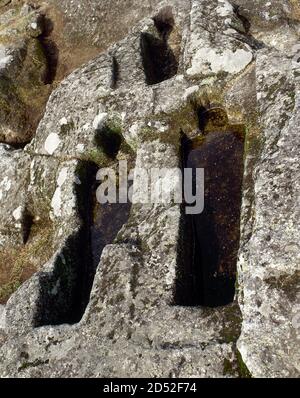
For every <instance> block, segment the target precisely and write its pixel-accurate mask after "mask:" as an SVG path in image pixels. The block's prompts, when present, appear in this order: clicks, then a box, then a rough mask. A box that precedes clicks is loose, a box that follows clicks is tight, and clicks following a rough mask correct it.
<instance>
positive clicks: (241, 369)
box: [236, 350, 252, 379]
mask: <svg viewBox="0 0 300 398" xmlns="http://www.w3.org/2000/svg"><path fill="white" fill-rule="evenodd" d="M236 357H237V368H238V373H239V377H240V378H242V379H251V378H252V375H251V373H250V372H249V369H248V368H247V366H246V364H245V363H244V361H243V358H242V355H241V354H240V352H239V351H238V350H237V352H236Z"/></svg>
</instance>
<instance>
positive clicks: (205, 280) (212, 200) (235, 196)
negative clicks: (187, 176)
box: [175, 126, 244, 307]
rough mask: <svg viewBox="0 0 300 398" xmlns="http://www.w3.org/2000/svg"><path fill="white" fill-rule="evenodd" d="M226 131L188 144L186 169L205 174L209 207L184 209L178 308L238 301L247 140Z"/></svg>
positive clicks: (178, 276) (219, 304)
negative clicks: (194, 210)
mask: <svg viewBox="0 0 300 398" xmlns="http://www.w3.org/2000/svg"><path fill="white" fill-rule="evenodd" d="M232 127H233V126H232ZM228 128H229V129H230V126H229V127H228ZM220 130H223V131H211V132H209V133H208V134H206V135H203V136H201V139H199V137H198V139H196V140H189V139H187V138H185V139H184V140H183V147H184V150H183V158H184V159H183V160H184V161H183V163H184V167H187V168H192V169H193V170H195V169H196V168H204V170H205V197H204V199H205V201H204V205H205V207H204V211H203V212H202V214H197V215H186V214H185V212H184V208H183V209H182V210H183V213H182V225H181V241H180V244H179V252H178V272H177V283H176V292H175V303H176V304H177V305H187V306H198V305H199V306H207V307H217V306H222V305H226V304H229V303H231V302H232V301H233V300H234V295H235V281H236V263H237V254H238V249H239V238H240V207H241V198H242V181H243V153H244V135H243V134H241V133H240V132H235V130H234V128H233V129H232V131H230V130H229V131H224V129H220ZM225 130H226V129H225ZM194 184H195V182H193V185H194ZM193 189H195V186H193Z"/></svg>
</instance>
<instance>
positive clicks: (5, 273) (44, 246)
mask: <svg viewBox="0 0 300 398" xmlns="http://www.w3.org/2000/svg"><path fill="white" fill-rule="evenodd" d="M52 247H53V230H52V226H51V225H47V226H43V227H38V226H34V227H33V228H32V231H31V235H30V237H29V240H28V242H27V243H26V245H24V246H22V247H11V248H5V249H2V250H0V304H5V303H6V302H7V300H8V299H9V297H10V296H11V294H12V293H14V292H15V291H16V290H17V289H18V288H19V287H20V286H21V284H22V283H23V282H25V281H26V280H27V279H29V278H30V277H31V276H32V275H33V274H34V273H35V272H36V271H37V270H38V269H39V268H40V267H41V266H42V265H43V264H45V263H46V262H47V261H48V260H49V259H50V257H51V255H52Z"/></svg>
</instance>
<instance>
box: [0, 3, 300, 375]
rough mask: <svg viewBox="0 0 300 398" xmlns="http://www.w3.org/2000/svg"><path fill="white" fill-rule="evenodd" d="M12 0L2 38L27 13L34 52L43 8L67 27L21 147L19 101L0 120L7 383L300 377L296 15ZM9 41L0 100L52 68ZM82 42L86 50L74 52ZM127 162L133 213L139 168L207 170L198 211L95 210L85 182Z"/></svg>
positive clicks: (204, 6)
mask: <svg viewBox="0 0 300 398" xmlns="http://www.w3.org/2000/svg"><path fill="white" fill-rule="evenodd" d="M4 3H5V2H4ZM4 3H3V2H0V7H1V8H0V25H1V26H2V25H3V24H5V23H6V22H5V21H8V20H10V19H9V18H10V17H11V16H12V15H15V16H16V19H15V21H16V22H17V21H20V19H19V18H21V21H22V23H23V22H24V21H25V20H26V21H27V19H26V18H27V16H28V15H29V16H30V18H31V16H34V17H35V18H37V19H36V20H32V21H31V20H30V24H29V25H28V24H27V22H26V28H25V31H26V32H27V33H26V35H27V34H28V35H29V36H28V35H27V36H26V40H25V39H24V40H25V42H26V45H27V46H29V44H30V43H31V44H32V43H36V40H38V38H39V35H40V34H42V36H43V33H41V32H42V31H39V33H38V32H36V30H37V29H38V27H39V26H40V25H39V21H40V19H39V17H38V15H39V13H46V12H49V13H50V14H51V15H52V16H53V15H54V14H55V13H56V11H57V12H58V13H62V14H61V15H62V17H61V19H60V18H58V17H57V19H53V21H54V22H55V23H54V30H53V33H52V35H53V36H51V38H52V39H51V40H53V39H54V38H57V39H58V42H57V46H58V48H60V49H61V52H60V56H61V59H60V60H59V61H58V67H57V73H58V75H56V76H60V78H61V77H63V76H64V74H68V76H66V78H64V79H63V81H62V82H61V83H58V82H57V83H56V84H54V85H51V88H50V90H52V89H54V90H53V91H52V94H51V96H50V97H49V100H48V102H47V106H46V108H42V109H43V117H42V119H41V120H40V122H39V123H38V127H37V128H36V129H35V128H34V129H33V131H32V130H31V133H30V135H27V133H26V134H25V133H24V134H25V135H24V136H23V135H22V138H20V137H21V135H20V134H21V133H20V131H21V130H20V129H19V130H18V129H17V128H16V127H15V126H16V125H17V121H19V120H20V118H19V116H20V115H23V114H22V112H23V109H24V108H22V109H21V110H19V108H18V107H19V106H21V105H20V104H22V106H23V102H21V101H20V98H21V97H20V96H19V95H21V94H22V93H24V91H22V90H21V91H20V90H19V91H20V92H19V91H18V96H17V95H16V96H13V97H9V98H8V100H9V101H8V100H7V101H8V102H5V104H9V107H10V108H9V109H8V107H7V106H6V107H5V106H4V107H1V110H0V116H1V115H2V113H1V112H4V113H3V115H4V116H5V115H6V116H7V115H9V117H8V116H7V117H6V116H5V117H6V118H4V119H3V120H5V123H6V124H5V123H3V124H2V125H1V126H2V127H1V128H3V133H2V132H1V134H2V136H1V137H2V138H1V141H2V142H4V143H5V144H4V145H2V147H1V148H0V169H1V176H2V177H1V181H0V196H1V199H2V200H1V211H0V220H1V225H0V267H1V276H0V284H1V285H0V303H1V305H4V306H3V307H1V308H0V375H1V376H2V377H249V376H250V375H251V376H253V377H261V376H267V377H291V376H299V367H298V364H299V356H298V350H297V345H298V341H299V322H298V318H299V294H298V284H299V283H298V278H299V245H298V241H299V236H298V235H299V233H298V220H299V214H298V213H299V209H298V207H299V206H298V202H297V200H298V198H297V192H298V188H299V181H300V179H299V161H298V156H299V148H298V147H299V139H298V130H299V58H300V53H299V44H298V43H299V7H298V4H296V3H295V2H294V1H293V0H290V1H286V0H284V1H283V0H276V1H274V2H273V3H274V7H273V6H272V7H271V8H270V6H269V5H268V3H269V2H267V1H264V0H261V1H260V0H251V1H247V2H246V1H242V0H237V1H236V2H235V4H231V2H229V1H227V0H213V1H212V0H209V1H208V0H197V1H196V0H195V1H194V0H178V1H177V0H176V1H173V2H171V3H172V4H170V3H169V2H167V1H163V2H161V3H158V2H151V3H150V2H149V4H148V3H145V2H143V5H142V4H141V2H139V1H134V2H131V6H130V7H129V8H128V9H126V10H127V11H126V14H124V13H125V11H124V9H125V8H126V5H127V3H128V2H126V1H125V2H121V1H120V2H118V1H116V2H114V3H115V6H114V7H112V6H111V5H108V3H109V2H105V4H102V2H97V7H90V6H87V5H86V2H79V0H78V1H77V0H76V1H74V2H72V3H71V2H67V1H62V2H59V4H58V2H56V0H49V1H48V2H47V1H46V3H47V4H48V6H49V8H48V10H49V11H46V9H47V7H46V8H45V7H44V6H45V5H43V7H44V8H42V9H35V10H33V11H32V10H31V11H30V9H29V8H28V6H26V7H25V8H22V5H20V8H18V7H17V8H15V4H10V3H8V4H4ZM20 3H22V2H20ZM33 3H39V2H38V1H36V2H33ZM273 3H272V4H273ZM89 4H92V5H95V6H96V2H93V1H92V2H89ZM145 4H146V5H145ZM78 5H80V8H81V9H80V8H79V7H78ZM53 7H54V8H53ZM22 10H23V11H22ZM26 12H27V14H26ZM28 12H29V14H28ZM22 13H25V14H26V15H27V16H26V15H25V16H24V19H23V16H22V15H23V14H22ZM91 13H92V14H93V15H91ZM50 14H46V16H47V15H48V17H49V15H50ZM123 14H124V18H123ZM55 15H56V14H55ZM57 15H58V14H57ZM82 16H86V18H83V17H82ZM133 16H134V18H133ZM93 18H96V20H95V21H94V20H93ZM107 20H109V21H112V23H111V24H107ZM59 21H60V22H59ZM87 21H91V23H87ZM118 21H119V22H120V23H119V22H118ZM102 22H103V24H104V23H106V24H107V25H105V26H107V30H106V29H103V28H102V27H103V24H102ZM35 24H36V25H35ZM113 25H114V26H113ZM125 25H126V26H125ZM10 26H11V25H10ZM20 26H21V27H22V29H21V28H20V29H21V31H20V32H21V33H20V40H21V39H22V38H23V34H24V35H25V33H24V30H23V27H24V26H25V25H23V24H21V25H20ZM55 26H56V27H57V26H58V27H60V28H61V29H60V31H61V32H64V36H65V37H66V39H65V40H66V42H62V41H59V40H63V38H62V37H63V35H61V36H59V35H57V33H55V32H57V30H55ZM18 29H19V24H17V27H16V30H17V31H18ZM100 30H101V31H100ZM112 31H113V32H114V33H111V32H112ZM9 32H10V33H9V34H10V35H12V33H13V32H11V31H10V29H9ZM18 32H19V31H18ZM2 33H3V30H0V74H1V76H0V100H1V98H2V97H1V95H2V93H3V89H5V88H6V87H7V86H6V85H5V84H4V83H5V82H7V81H8V80H7V79H10V80H9V84H13V83H16V84H17V87H18V88H19V89H20V88H21V87H23V86H22V84H23V83H22V84H21V81H19V80H17V79H16V76H17V72H18V71H19V67H20V68H21V69H22V71H23V72H24V73H23V72H22V73H23V74H22V76H23V77H24V79H25V81H26V82H28V80H26V79H27V78H26V76H27V72H28V71H30V75H31V76H32V74H31V72H32V73H33V75H34V76H35V77H37V76H39V78H40V76H42V75H43V73H42V71H44V69H43V68H44V66H45V64H44V63H42V64H38V67H37V69H36V68H35V67H34V68H33V70H32V69H31V67H30V66H29V64H30V65H31V66H32V64H31V63H30V62H29V61H28V62H29V63H27V61H26V62H25V63H24V62H23V63H22V62H21V63H20V64H19V63H18V62H15V61H14V60H15V58H14V56H15V54H16V53H15V52H14V51H17V50H18V51H19V50H20V51H21V50H22V49H23V48H24V46H23V44H22V46H21V45H20V46H19V44H18V46H17V45H14V46H12V45H9V46H8V45H7V43H6V42H5V43H4V42H2V41H1V34H2ZM48 33H49V32H48ZM77 33H78V36H76V34H77ZM14 34H15V31H14ZM9 37H10V40H11V37H12V36H9ZM18 37H19V36H18ZM47 37H48V36H47ZM72 37H73V38H74V42H73V44H72V45H73V46H74V48H75V47H76V48H77V52H75V50H74V54H73V55H74V58H76V59H74V58H72V56H71V55H72V54H71V53H72V51H71V50H70V48H73V47H72V46H71V47H69V53H68V57H69V58H70V59H72V60H73V61H74V63H72V62H73V61H72V62H71V63H70V64H68V62H67V63H65V61H66V58H64V57H66V54H67V53H66V52H65V49H66V48H67V47H68V46H69V44H68V43H70V41H71V40H73V39H72ZM104 38H105V40H104ZM45 39H46V37H44V38H43V40H45ZM102 39H103V42H105V43H106V44H105V46H104V47H103V48H102V50H103V51H102V52H101V53H99V49H100V47H99V48H98V47H97V45H98V44H99V41H102ZM22 40H23V39H22ZM22 40H21V41H22ZM48 40H49V37H48ZM82 41H85V42H86V43H91V42H95V45H96V47H95V48H96V49H97V48H98V50H97V51H95V52H93V51H94V50H93V51H90V47H89V46H90V44H88V45H87V47H86V51H87V52H88V54H87V53H84V52H83V53H82V54H83V55H82V54H81V55H80V56H79V52H78V51H79V50H80V51H84V49H83V48H84V47H80V45H79V44H78V46H77V43H80V42H81V43H82ZM75 42H76V45H75V44H74V43H75ZM18 43H19V42H18ZM22 43H23V41H22ZM97 43H98V44H97ZM14 44H15V43H14ZM44 44H45V42H44ZM48 44H49V42H48ZM62 44H63V46H62V47H61V45H62ZM10 46H11V47H10ZM8 47H9V48H13V49H14V51H12V52H10V50H8ZM25 47H26V46H25ZM88 49H89V50H88ZM22 51H23V50H22ZM22 51H21V52H20V54H23V53H22ZM18 54H19V53H18ZM27 54H32V53H31V52H29V53H28V52H27ZM91 54H93V57H94V58H93V57H91ZM11 57H12V58H11ZM91 58H93V59H91ZM18 59H19V58H18ZM22 59H23V58H22ZM34 59H36V58H34ZM51 60H52V61H51V62H53V58H51ZM83 60H85V61H87V60H90V61H89V62H85V61H84V62H83ZM48 61H49V59H48ZM51 62H50V64H46V66H48V67H50V72H51V71H52V72H51V73H50V74H47V78H49V79H50V77H51V76H52V77H53V75H52V73H53V63H51ZM82 62H83V65H82V66H80V67H79V68H77V69H76V70H74V71H73V72H72V73H67V72H70V71H72V70H73V69H72V68H73V66H74V65H77V66H78V65H81V64H82ZM20 65H21V66H20ZM41 65H43V67H42V66H41ZM63 65H67V66H66V67H65V68H64V67H63ZM72 65H73V66H72ZM35 66H37V65H35ZM59 68H61V69H59ZM48 72H49V69H48ZM28 73H29V72H28ZM43 76H44V75H43ZM60 78H57V79H58V81H59V80H60ZM22 81H23V80H22ZM26 84H27V83H26ZM48 84H49V83H48V79H46V81H45V80H42V85H41V86H38V87H40V88H41V87H42V86H45V85H46V86H47V85H48ZM9 87H10V86H9ZM30 87H31V86H30ZM34 87H35V88H34V90H36V86H34ZM31 88H32V87H31ZM38 90H39V89H38ZM41 90H42V88H41ZM34 92H35V93H36V91H34ZM5 95H6V94H5ZM22 95H23V94H22ZM22 98H23V97H22ZM26 98H27V100H28V98H29V100H28V102H26V104H28V103H29V104H30V105H32V106H33V105H34V102H33V100H32V99H33V98H36V97H35V96H34V95H32V94H30V95H29V96H28V97H26ZM6 99H7V97H5V101H6ZM14 101H15V102H14ZM24 101H25V100H24ZM14 103H15V104H16V107H15V108H14V107H13V106H14ZM24 103H25V102H24ZM26 109H27V108H26ZM30 109H31V108H30ZM40 109H41V108H40ZM14 110H15V112H13V111H14ZM21 111H22V112H21ZM5 112H6V113H5ZM26 112H27V113H28V115H31V116H32V113H31V110H29V111H26ZM27 113H26V115H27ZM22 120H23V119H22ZM30 120H31V119H30ZM4 126H6V127H5V128H4ZM18 126H19V125H18ZM1 131H2V130H1ZM22 131H23V130H22ZM24 131H25V130H24ZM11 132H13V134H12V133H11ZM29 136H30V138H29V139H28V137H29ZM16 137H17V138H16ZM24 137H26V139H25V138H24ZM183 137H184V139H183ZM15 138H16V139H15ZM28 141H30V143H28ZM8 142H9V143H10V144H11V145H10V146H7V143H8ZM25 143H28V144H27V145H26V146H25ZM121 160H123V161H124V160H126V161H127V163H128V166H129V169H130V168H133V167H134V166H135V170H134V171H133V172H132V176H133V177H134V181H133V193H134V196H135V197H136V198H139V197H141V195H142V193H143V192H144V191H145V186H147V181H146V177H144V178H138V176H139V173H138V170H139V169H142V168H144V169H146V170H150V169H152V168H174V169H179V170H180V169H182V168H183V167H184V166H185V165H187V166H190V167H192V168H194V169H195V167H203V168H204V169H205V187H206V188H205V194H204V196H205V201H204V202H205V203H204V204H205V206H204V211H203V212H202V213H201V214H198V215H195V216H193V218H187V216H186V215H185V213H184V209H183V205H184V204H180V203H176V202H175V201H171V202H170V203H139V202H134V203H133V204H132V205H131V204H124V205H120V204H117V205H113V206H109V205H101V204H99V203H98V202H97V201H96V198H95V192H96V191H97V189H98V184H99V181H97V180H96V173H97V171H98V169H99V168H100V169H103V168H106V167H109V168H111V169H113V170H115V171H117V168H118V163H119V161H121ZM128 173H129V170H128ZM167 186H168V189H178V188H179V187H180V181H179V180H176V179H173V178H171V179H169V181H168V184H167ZM189 253H191V255H190V254H189Z"/></svg>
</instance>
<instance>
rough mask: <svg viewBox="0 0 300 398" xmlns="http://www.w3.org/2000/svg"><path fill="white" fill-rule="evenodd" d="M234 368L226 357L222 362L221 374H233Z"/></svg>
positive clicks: (234, 373)
mask: <svg viewBox="0 0 300 398" xmlns="http://www.w3.org/2000/svg"><path fill="white" fill-rule="evenodd" d="M235 375H236V370H235V369H234V364H233V363H232V362H231V361H230V360H229V359H227V358H225V359H224V362H223V376H235Z"/></svg>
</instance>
